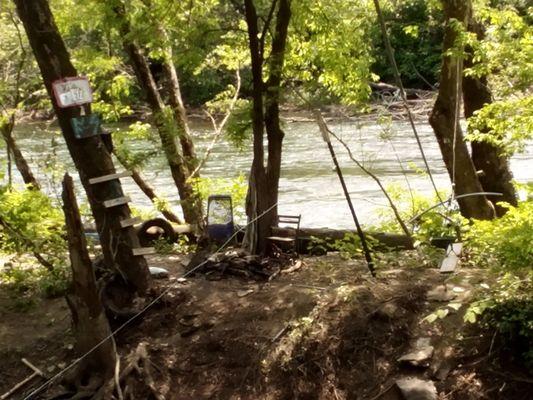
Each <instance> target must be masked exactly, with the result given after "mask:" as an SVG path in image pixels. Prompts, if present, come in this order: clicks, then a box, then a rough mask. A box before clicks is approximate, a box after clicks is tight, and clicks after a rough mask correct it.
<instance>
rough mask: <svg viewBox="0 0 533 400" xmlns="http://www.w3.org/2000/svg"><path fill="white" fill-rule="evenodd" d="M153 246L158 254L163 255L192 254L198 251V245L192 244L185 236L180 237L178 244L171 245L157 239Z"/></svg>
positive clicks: (164, 240)
mask: <svg viewBox="0 0 533 400" xmlns="http://www.w3.org/2000/svg"><path fill="white" fill-rule="evenodd" d="M153 246H154V247H155V249H156V251H157V253H158V254H163V255H169V254H191V253H194V252H195V251H196V244H192V243H191V242H190V240H189V238H188V237H187V236H185V235H180V236H179V237H178V241H177V242H176V243H171V242H169V241H168V240H166V239H164V238H160V239H157V240H155V241H154V243H153Z"/></svg>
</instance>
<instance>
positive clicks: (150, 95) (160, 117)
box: [113, 2, 203, 227]
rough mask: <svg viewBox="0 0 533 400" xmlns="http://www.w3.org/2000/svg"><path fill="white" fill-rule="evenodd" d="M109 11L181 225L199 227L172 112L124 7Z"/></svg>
mask: <svg viewBox="0 0 533 400" xmlns="http://www.w3.org/2000/svg"><path fill="white" fill-rule="evenodd" d="M113 11H114V12H115V15H116V16H117V18H118V20H119V24H120V33H121V35H122V38H123V41H124V42H123V44H124V49H125V51H126V53H127V54H128V56H129V58H130V61H131V63H132V65H133V68H134V70H135V74H136V76H137V81H138V83H139V85H140V86H141V88H142V89H143V91H144V93H145V95H146V100H147V102H148V105H149V106H150V108H151V110H152V113H153V120H154V123H155V125H156V128H157V132H158V133H159V138H160V139H161V146H162V147H163V151H164V153H165V157H166V159H167V162H168V164H169V167H170V172H171V174H172V178H173V180H174V183H175V185H176V187H177V189H178V193H179V195H180V200H181V207H182V209H183V215H184V217H185V221H186V222H188V223H189V224H191V225H194V226H197V227H201V226H202V224H203V211H202V201H201V199H200V197H199V196H198V195H197V194H196V193H195V191H194V189H193V187H192V185H191V183H190V182H189V180H188V178H189V173H190V171H189V170H188V168H187V165H186V164H185V160H184V158H183V156H182V154H181V152H180V150H179V148H178V143H177V140H176V139H177V138H176V136H177V134H178V130H179V126H178V124H177V123H176V121H175V120H174V116H173V111H172V110H171V109H170V108H168V107H166V106H165V104H164V102H163V100H162V99H161V95H160V94H159V91H158V89H157V85H156V83H155V80H154V77H153V75H152V73H151V71H150V67H149V65H148V62H147V60H146V57H145V56H144V55H143V54H142V51H141V49H140V48H139V46H138V45H137V44H136V43H135V41H134V40H133V38H132V37H131V29H130V26H129V22H128V20H127V15H126V11H125V9H124V4H123V3H122V2H117V3H116V5H115V6H114V7H113Z"/></svg>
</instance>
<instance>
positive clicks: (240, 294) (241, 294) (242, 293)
mask: <svg viewBox="0 0 533 400" xmlns="http://www.w3.org/2000/svg"><path fill="white" fill-rule="evenodd" d="M253 292H254V290H253V289H248V290H239V291H238V292H237V297H245V296H248V295H249V294H252V293H253Z"/></svg>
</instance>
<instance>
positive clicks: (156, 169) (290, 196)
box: [2, 121, 533, 228]
mask: <svg viewBox="0 0 533 400" xmlns="http://www.w3.org/2000/svg"><path fill="white" fill-rule="evenodd" d="M329 125H330V128H331V129H332V130H333V131H334V132H336V133H337V134H338V135H340V136H341V137H342V138H343V140H345V141H346V142H347V143H348V144H349V145H350V147H351V149H352V152H353V153H354V155H355V156H356V157H357V158H358V159H359V160H360V161H364V164H365V165H366V166H367V167H370V168H371V169H372V171H373V172H374V173H376V174H377V175H378V176H379V177H380V178H381V179H382V180H383V182H384V183H386V184H392V183H395V184H398V185H401V186H402V187H404V188H407V184H406V178H405V176H404V174H403V173H402V171H401V168H400V165H399V163H398V159H397V156H398V157H399V158H400V159H401V161H402V164H403V165H404V168H405V169H406V170H407V179H408V180H409V182H410V185H411V187H413V188H414V189H415V190H416V191H418V192H421V193H425V194H431V193H432V190H431V188H432V187H431V184H430V181H429V179H428V177H427V176H424V175H423V174H420V173H419V172H417V171H416V169H417V168H418V169H423V163H422V158H421V156H420V153H419V150H418V146H417V144H416V140H415V138H414V136H413V133H412V131H411V129H410V126H409V125H408V123H406V122H397V121H395V122H394V123H393V125H392V139H391V140H390V142H386V141H382V140H380V139H379V136H380V133H381V132H382V127H381V126H379V125H377V124H376V123H374V122H365V123H357V122H352V121H337V122H330V123H329ZM115 127H116V126H115ZM118 127H119V128H120V127H124V128H125V127H126V125H118ZM417 128H418V131H419V134H420V136H421V140H422V143H423V147H424V149H425V152H426V156H427V158H428V162H429V164H430V167H431V170H432V173H433V176H434V178H435V181H436V183H437V186H438V187H439V189H440V188H442V189H445V190H446V189H449V187H450V180H449V179H448V175H447V173H446V170H445V168H444V164H443V162H442V159H441V156H440V152H439V148H438V144H437V142H436V140H435V137H434V135H433V131H432V129H431V127H430V126H429V125H428V124H427V123H423V122H419V123H417ZM192 129H193V132H194V135H195V142H196V143H197V148H198V152H199V154H202V153H203V151H204V150H205V148H206V147H207V146H208V144H209V143H210V141H211V139H210V133H211V131H210V129H209V125H207V124H205V123H203V122H194V123H193V124H192ZM284 129H285V132H286V136H285V140H284V143H283V161H282V166H281V180H280V196H279V212H280V213H281V214H301V215H302V226H308V227H330V228H351V227H353V220H352V218H351V215H350V212H349V209H348V206H347V203H346V200H345V198H344V195H343V192H342V188H341V186H340V183H339V181H338V178H337V175H336V174H335V171H334V169H333V162H332V160H331V157H330V154H329V151H328V149H327V147H326V145H325V143H324V142H323V141H322V138H321V136H320V133H319V131H318V128H317V126H316V124H315V123H314V122H287V123H286V124H285V126H284ZM15 135H16V138H17V139H18V143H19V146H20V148H21V149H22V151H23V153H24V154H25V155H26V157H27V158H28V159H29V161H30V164H31V166H32V167H33V169H34V170H35V172H36V175H37V176H38V178H41V179H40V181H41V182H43V186H45V190H46V191H47V192H49V193H51V194H53V195H57V194H58V190H59V187H60V185H59V181H58V180H56V181H55V182H54V181H53V180H51V179H49V178H48V179H44V177H43V173H42V171H43V168H44V166H45V164H46V162H47V160H52V159H53V158H54V157H57V160H59V162H60V163H64V164H65V166H66V169H67V170H68V171H69V172H71V174H72V175H76V174H75V171H74V168H73V165H72V162H71V160H70V157H69V154H68V151H67V149H66V146H65V144H64V142H63V139H62V137H61V136H60V135H59V132H58V128H57V126H56V125H52V126H48V125H46V124H43V123H31V124H19V125H18V126H17V127H16V130H15ZM53 138H54V142H55V145H53V144H52V139H53ZM146 146H147V143H144V142H142V141H137V142H135V143H134V147H136V148H144V147H146ZM334 147H335V149H336V152H337V155H338V159H339V162H340V165H341V168H342V170H343V172H344V176H345V179H346V183H347V186H348V189H349V191H350V194H351V196H352V199H353V202H354V205H355V208H356V212H357V214H358V216H359V218H360V220H361V221H362V222H363V223H364V224H371V223H373V222H376V218H377V217H376V212H375V211H376V209H378V208H380V207H381V205H384V204H385V201H384V198H383V195H382V193H381V192H380V191H379V189H378V187H377V185H376V184H375V182H374V181H373V180H372V179H370V178H369V177H368V176H366V175H365V174H364V173H363V172H362V171H361V170H360V169H359V168H358V167H357V166H356V165H355V164H353V162H352V161H351V160H350V159H349V158H348V156H347V154H346V151H345V150H344V148H342V146H341V145H340V144H339V143H334ZM53 154H55V156H53ZM2 158H3V159H5V153H3V154H2ZM532 160H533V144H530V145H529V146H528V147H527V149H526V152H525V153H523V154H519V155H516V156H514V157H513V159H512V160H511V168H512V170H513V173H514V176H515V179H516V181H518V182H531V181H533V168H532V167H533V164H532ZM250 163H251V146H249V147H248V148H247V149H245V150H244V151H242V152H239V151H237V150H235V148H234V147H233V146H232V145H231V144H229V143H227V142H226V141H224V140H223V141H220V142H219V143H218V144H217V145H216V146H215V147H214V149H213V152H212V154H211V157H210V159H209V161H208V162H207V163H206V165H205V167H204V169H203V171H202V174H203V176H207V177H217V178H233V177H236V176H238V175H239V174H245V175H246V174H248V172H249V169H250ZM143 175H144V176H145V177H146V178H147V180H148V181H149V182H150V183H151V184H152V185H153V186H154V187H155V188H156V189H157V192H158V193H160V194H161V195H163V196H165V197H166V198H167V199H168V200H169V201H170V203H171V204H172V205H173V208H174V209H175V211H177V212H178V213H179V212H181V210H180V209H179V207H177V206H176V204H177V200H178V195H177V191H176V189H175V187H174V185H173V182H172V179H171V176H170V173H169V171H168V169H167V168H166V167H165V161H164V156H163V154H162V153H161V154H159V155H158V156H157V157H154V158H153V159H152V160H150V161H149V162H148V164H147V166H146V167H145V169H144V170H143ZM76 178H77V176H76ZM14 179H15V180H16V181H19V182H20V177H19V176H18V174H17V173H15V177H14ZM122 182H123V186H124V191H125V193H126V194H128V195H130V197H131V198H132V201H133V203H132V204H133V205H134V206H135V207H137V208H139V209H143V208H145V209H149V208H151V203H150V202H149V200H148V199H147V198H146V197H145V196H144V195H143V193H142V192H140V190H139V189H138V188H137V186H136V185H135V183H134V182H133V181H132V180H131V179H130V178H124V179H122ZM78 187H79V185H78ZM80 200H81V199H80Z"/></svg>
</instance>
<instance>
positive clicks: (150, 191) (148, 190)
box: [114, 151, 182, 224]
mask: <svg viewBox="0 0 533 400" xmlns="http://www.w3.org/2000/svg"><path fill="white" fill-rule="evenodd" d="M114 154H115V157H116V158H117V160H118V162H119V163H121V164H122V165H123V166H124V168H126V169H127V170H129V171H130V172H131V178H132V179H133V180H134V182H135V183H136V184H137V186H138V187H139V189H141V191H142V192H143V193H144V194H145V195H146V197H148V199H150V201H151V202H152V204H153V205H154V206H155V207H156V208H157V205H158V202H159V201H160V200H161V199H160V198H159V197H158V196H157V193H156V192H155V190H154V188H153V187H152V186H151V185H150V184H149V183H148V182H146V180H145V179H144V178H143V177H142V176H141V173H140V172H139V170H138V169H137V168H136V167H134V166H132V165H129V163H128V162H127V160H125V159H124V157H122V156H121V155H120V154H119V153H117V152H116V151H115V152H114ZM160 211H161V214H163V215H164V217H165V218H166V219H168V220H169V221H171V222H175V223H176V224H181V223H182V222H181V220H180V219H179V217H178V216H177V215H176V214H174V213H173V212H172V211H171V210H166V209H165V210H160Z"/></svg>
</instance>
